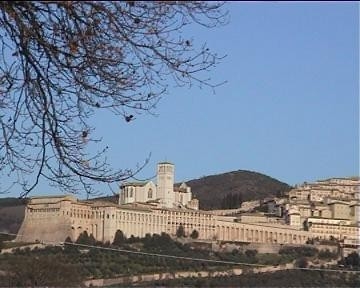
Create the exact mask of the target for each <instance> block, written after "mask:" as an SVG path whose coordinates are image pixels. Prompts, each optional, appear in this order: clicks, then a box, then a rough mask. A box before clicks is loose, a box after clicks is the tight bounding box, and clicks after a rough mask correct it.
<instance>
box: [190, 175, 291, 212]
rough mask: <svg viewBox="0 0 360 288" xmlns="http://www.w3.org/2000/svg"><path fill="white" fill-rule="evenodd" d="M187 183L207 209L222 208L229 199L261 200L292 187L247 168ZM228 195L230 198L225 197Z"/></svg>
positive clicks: (201, 206)
mask: <svg viewBox="0 0 360 288" xmlns="http://www.w3.org/2000/svg"><path fill="white" fill-rule="evenodd" d="M186 184H187V185H189V186H190V187H191V191H192V192H193V195H194V197H196V198H197V199H199V201H200V208H201V209H205V210H209V209H221V208H223V207H222V204H223V203H224V201H226V200H228V199H229V200H231V199H238V198H240V199H241V200H242V201H249V200H260V199H263V198H266V197H274V196H279V195H282V194H283V193H284V192H286V191H289V190H290V189H291V187H290V186H289V185H288V184H286V183H283V182H280V181H278V180H276V179H274V178H271V177H269V176H266V175H264V174H260V173H257V172H252V171H245V170H238V171H232V172H228V173H223V174H218V175H211V176H205V177H202V178H200V179H194V180H190V181H187V182H186ZM231 194H232V195H231ZM235 195H237V198H236V197H234V196H235ZM226 197H227V198H228V199H224V198H226Z"/></svg>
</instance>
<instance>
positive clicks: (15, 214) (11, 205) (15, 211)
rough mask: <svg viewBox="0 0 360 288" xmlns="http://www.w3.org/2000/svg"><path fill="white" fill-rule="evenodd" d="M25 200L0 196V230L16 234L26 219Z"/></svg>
mask: <svg viewBox="0 0 360 288" xmlns="http://www.w3.org/2000/svg"><path fill="white" fill-rule="evenodd" d="M24 214H25V200H23V199H17V198H0V232H8V233H14V234H16V233H17V232H18V230H19V228H20V225H21V223H22V221H23V219H24Z"/></svg>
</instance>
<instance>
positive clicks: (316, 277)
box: [117, 270, 360, 287]
mask: <svg viewBox="0 0 360 288" xmlns="http://www.w3.org/2000/svg"><path fill="white" fill-rule="evenodd" d="M359 275H360V274H348V273H339V272H325V271H310V270H306V271H302V270H284V271H276V272H271V273H259V274H252V273H249V274H245V275H240V276H226V277H225V276H223V277H213V278H184V279H174V280H168V281H166V280H161V281H155V282H152V283H149V282H148V283H143V284H140V285H137V286H138V287H157V286H162V287H360V276H359ZM117 286H118V287H119V285H117Z"/></svg>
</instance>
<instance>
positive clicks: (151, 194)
mask: <svg viewBox="0 0 360 288" xmlns="http://www.w3.org/2000/svg"><path fill="white" fill-rule="evenodd" d="M152 197H153V190H152V189H151V188H150V189H149V191H148V198H152Z"/></svg>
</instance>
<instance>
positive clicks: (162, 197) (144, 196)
mask: <svg viewBox="0 0 360 288" xmlns="http://www.w3.org/2000/svg"><path fill="white" fill-rule="evenodd" d="M174 173H175V166H174V165H173V164H172V163H169V162H162V163H159V164H158V165H157V184H156V185H155V184H154V183H153V182H152V181H149V182H126V183H123V184H122V185H121V187H120V189H121V191H120V197H119V204H120V205H122V204H128V203H135V202H143V203H145V202H157V203H159V207H166V208H174V207H178V208H179V207H189V208H191V209H199V205H198V201H196V200H195V199H192V193H191V188H190V187H189V186H187V185H186V183H182V184H181V185H180V186H174ZM192 200H194V201H192Z"/></svg>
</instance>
